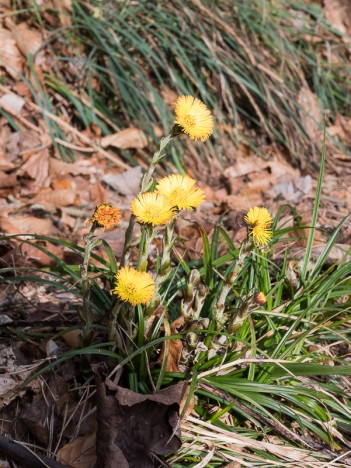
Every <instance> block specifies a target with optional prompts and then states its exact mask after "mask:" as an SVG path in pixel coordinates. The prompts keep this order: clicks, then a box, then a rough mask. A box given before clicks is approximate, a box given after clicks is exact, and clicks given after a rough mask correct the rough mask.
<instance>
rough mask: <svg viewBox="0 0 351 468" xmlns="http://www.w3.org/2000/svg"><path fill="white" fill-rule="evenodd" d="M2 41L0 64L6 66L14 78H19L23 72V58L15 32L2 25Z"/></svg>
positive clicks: (0, 39) (0, 31) (0, 38)
mask: <svg viewBox="0 0 351 468" xmlns="http://www.w3.org/2000/svg"><path fill="white" fill-rule="evenodd" d="M0 43H1V48H0V66H1V67H4V68H5V69H6V71H7V73H8V74H9V75H10V76H12V78H15V79H16V78H17V79H18V77H19V74H20V73H22V64H23V58H22V56H21V53H20V51H19V50H18V47H17V44H16V39H15V37H14V35H13V33H12V32H11V31H9V30H8V29H4V28H1V27H0Z"/></svg>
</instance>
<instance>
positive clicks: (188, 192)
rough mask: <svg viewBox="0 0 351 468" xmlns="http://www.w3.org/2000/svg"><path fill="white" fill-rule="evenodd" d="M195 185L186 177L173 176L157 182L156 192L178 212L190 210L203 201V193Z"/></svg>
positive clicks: (194, 182)
mask: <svg viewBox="0 0 351 468" xmlns="http://www.w3.org/2000/svg"><path fill="white" fill-rule="evenodd" d="M195 184H196V181H195V180H194V179H192V178H191V177H189V176H187V175H181V174H173V175H170V176H168V177H164V178H163V179H161V180H160V181H159V183H158V185H157V187H156V192H157V193H159V194H160V195H163V196H164V197H165V198H166V199H167V200H169V201H170V203H171V204H172V205H173V206H175V207H177V208H178V209H179V210H192V209H193V208H196V207H197V206H199V205H201V203H202V202H203V201H204V199H205V194H204V191H203V190H202V189H200V188H198V187H196V186H195Z"/></svg>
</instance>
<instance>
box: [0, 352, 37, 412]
mask: <svg viewBox="0 0 351 468" xmlns="http://www.w3.org/2000/svg"><path fill="white" fill-rule="evenodd" d="M0 367H1V375H0V409H2V408H3V407H4V406H6V405H8V404H9V403H10V402H11V401H12V400H13V399H14V398H16V397H17V396H18V395H19V394H20V393H21V390H22V388H21V387H22V384H23V382H24V380H25V379H26V378H27V377H28V375H29V374H30V372H31V370H28V367H27V366H22V365H17V364H16V356H15V353H14V352H13V350H12V348H10V347H3V348H2V349H0ZM22 391H23V390H22Z"/></svg>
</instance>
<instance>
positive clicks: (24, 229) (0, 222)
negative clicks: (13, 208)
mask: <svg viewBox="0 0 351 468" xmlns="http://www.w3.org/2000/svg"><path fill="white" fill-rule="evenodd" d="M0 230H1V231H2V232H4V233H6V234H46V235H55V234H57V233H58V232H57V230H56V229H55V227H54V225H53V223H52V221H51V220H50V219H46V218H37V217H35V216H26V215H23V216H20V215H12V214H9V212H8V210H2V211H1V212H0Z"/></svg>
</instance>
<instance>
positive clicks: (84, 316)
mask: <svg viewBox="0 0 351 468" xmlns="http://www.w3.org/2000/svg"><path fill="white" fill-rule="evenodd" d="M95 229H96V226H95V224H94V223H93V224H92V226H91V228H90V231H89V232H88V234H87V235H86V236H85V237H84V241H85V249H84V258H83V263H82V264H81V265H80V276H81V284H82V286H81V293H82V299H83V305H82V308H81V310H80V311H79V316H80V318H81V320H82V321H83V322H84V327H83V336H82V340H83V345H85V344H87V343H89V340H90V334H91V325H92V323H93V319H94V314H93V313H92V311H91V309H90V305H89V302H90V289H91V286H90V281H89V277H88V268H89V260H90V256H91V252H92V251H93V249H94V248H95V247H96V246H97V245H99V244H100V242H101V240H100V239H96V237H95V235H94V233H95Z"/></svg>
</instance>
